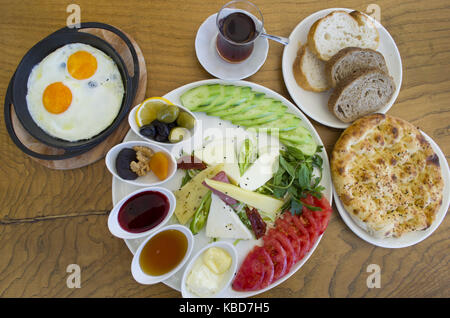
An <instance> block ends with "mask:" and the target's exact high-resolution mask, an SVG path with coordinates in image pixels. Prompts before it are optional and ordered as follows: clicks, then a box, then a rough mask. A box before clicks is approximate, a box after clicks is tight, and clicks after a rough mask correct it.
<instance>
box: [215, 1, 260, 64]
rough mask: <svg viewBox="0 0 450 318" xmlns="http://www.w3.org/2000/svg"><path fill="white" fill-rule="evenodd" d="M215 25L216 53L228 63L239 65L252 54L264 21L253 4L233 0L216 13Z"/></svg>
mask: <svg viewBox="0 0 450 318" xmlns="http://www.w3.org/2000/svg"><path fill="white" fill-rule="evenodd" d="M216 25H217V29H218V31H219V33H218V34H217V38H216V49H217V53H218V54H219V56H220V57H221V58H222V59H224V60H225V61H227V62H229V63H240V62H242V61H245V60H246V59H247V58H248V57H249V56H250V55H251V54H252V52H253V47H254V42H255V40H256V39H257V38H258V37H259V36H260V35H261V33H262V30H263V27H264V19H263V16H262V13H261V11H260V10H259V9H258V7H257V6H255V5H254V4H253V3H251V2H249V1H244V0H234V1H231V2H228V3H227V4H225V5H224V6H223V7H222V8H221V9H220V11H219V12H218V13H217V18H216Z"/></svg>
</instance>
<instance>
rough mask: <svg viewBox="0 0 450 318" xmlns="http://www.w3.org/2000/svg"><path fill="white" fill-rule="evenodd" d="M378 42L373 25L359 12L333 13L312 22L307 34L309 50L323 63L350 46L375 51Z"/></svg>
mask: <svg viewBox="0 0 450 318" xmlns="http://www.w3.org/2000/svg"><path fill="white" fill-rule="evenodd" d="M378 42H379V34H378V30H377V28H376V27H375V24H374V23H373V22H372V20H370V18H369V17H367V16H366V15H365V14H363V13H361V12H359V11H352V12H350V13H347V12H345V11H340V10H337V11H333V12H331V13H330V14H328V15H326V16H325V17H323V18H321V19H319V20H317V21H316V22H314V24H313V25H312V26H311V28H310V30H309V32H308V45H309V48H310V49H311V51H313V52H314V53H315V54H316V55H317V56H318V57H319V58H320V59H321V60H324V61H328V60H329V59H330V58H331V57H332V56H333V55H335V54H336V53H337V52H339V51H340V50H341V49H343V48H346V47H350V46H353V47H360V48H370V49H373V50H375V49H376V48H377V47H378Z"/></svg>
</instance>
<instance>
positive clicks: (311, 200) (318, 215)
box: [302, 194, 333, 235]
mask: <svg viewBox="0 0 450 318" xmlns="http://www.w3.org/2000/svg"><path fill="white" fill-rule="evenodd" d="M302 202H304V203H306V204H308V205H310V206H315V207H319V208H321V209H322V211H311V212H312V213H313V215H314V218H315V219H316V220H317V221H318V223H319V235H321V234H322V233H323V232H324V231H325V229H326V228H327V226H328V222H329V220H330V217H331V213H332V212H333V209H332V207H331V206H330V203H329V202H328V200H327V198H325V196H324V195H322V198H320V199H318V198H316V197H314V196H312V195H310V194H308V195H307V197H306V198H305V199H303V200H302ZM303 209H307V208H306V207H303ZM307 210H309V209H307ZM303 211H304V210H303Z"/></svg>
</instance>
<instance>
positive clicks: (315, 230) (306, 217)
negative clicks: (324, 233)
mask: <svg viewBox="0 0 450 318" xmlns="http://www.w3.org/2000/svg"><path fill="white" fill-rule="evenodd" d="M313 213H314V212H313V211H311V210H309V209H307V208H305V207H303V213H302V215H301V216H300V222H302V223H303V224H304V225H305V228H306V230H307V231H308V233H309V244H310V248H311V247H312V246H313V245H314V243H316V240H317V238H318V237H319V225H318V222H317V220H316V219H315V218H314V215H313Z"/></svg>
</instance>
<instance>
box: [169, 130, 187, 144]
mask: <svg viewBox="0 0 450 318" xmlns="http://www.w3.org/2000/svg"><path fill="white" fill-rule="evenodd" d="M190 134H191V133H190V132H189V130H187V129H186V128H183V127H175V128H172V130H171V131H170V134H169V141H170V142H171V143H176V142H180V141H182V140H183V139H186V138H188V137H189V136H190Z"/></svg>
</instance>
